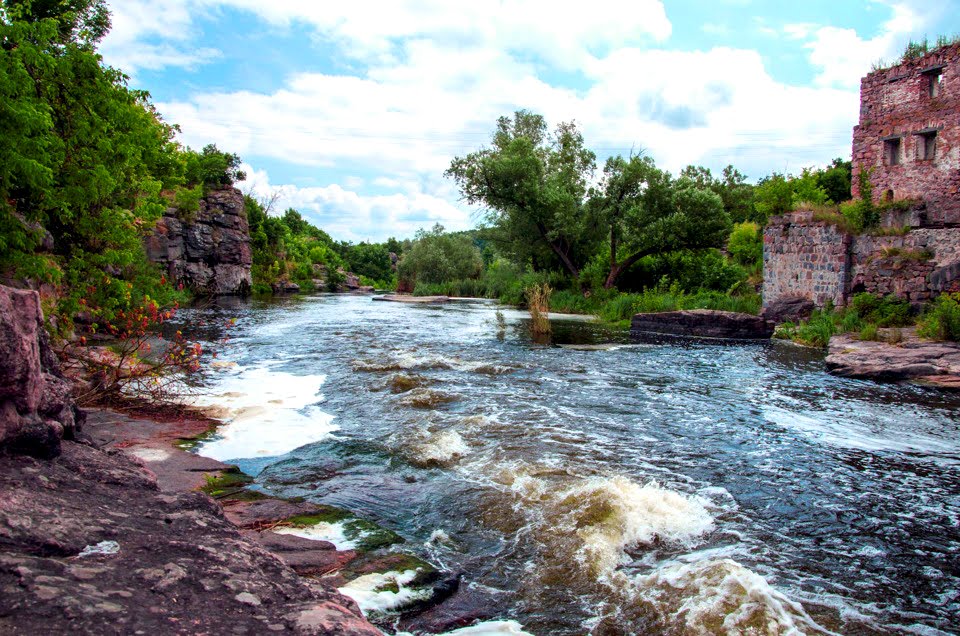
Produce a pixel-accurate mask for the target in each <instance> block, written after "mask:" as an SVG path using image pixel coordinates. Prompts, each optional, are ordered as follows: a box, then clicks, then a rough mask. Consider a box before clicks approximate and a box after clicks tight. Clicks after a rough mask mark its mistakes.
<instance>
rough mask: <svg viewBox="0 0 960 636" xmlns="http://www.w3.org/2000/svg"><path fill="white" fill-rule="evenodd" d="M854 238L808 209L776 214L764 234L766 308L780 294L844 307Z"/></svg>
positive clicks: (785, 296)
mask: <svg viewBox="0 0 960 636" xmlns="http://www.w3.org/2000/svg"><path fill="white" fill-rule="evenodd" d="M850 241H851V237H850V235H848V234H845V233H843V232H841V231H840V230H839V229H837V228H836V226H833V225H828V224H825V223H820V222H817V221H814V220H813V214H812V213H811V212H808V211H798V212H794V213H793V214H786V215H784V216H780V217H774V218H772V219H770V221H769V222H768V223H767V227H766V229H765V230H764V232H763V306H764V307H767V306H768V305H770V303H772V302H774V301H776V300H778V299H780V298H792V297H802V298H808V299H810V300H812V301H813V302H814V303H816V304H817V305H818V306H821V307H822V306H823V305H825V304H826V303H827V302H828V301H829V302H832V303H833V304H834V305H843V304H845V303H846V300H847V291H848V288H849V284H848V282H849V274H850V271H849V269H850V260H849V252H850V249H849V246H850Z"/></svg>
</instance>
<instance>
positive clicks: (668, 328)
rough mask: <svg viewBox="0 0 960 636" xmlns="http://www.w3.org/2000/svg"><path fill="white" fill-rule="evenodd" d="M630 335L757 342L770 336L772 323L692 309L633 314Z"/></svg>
mask: <svg viewBox="0 0 960 636" xmlns="http://www.w3.org/2000/svg"><path fill="white" fill-rule="evenodd" d="M630 333H631V334H634V335H641V334H651V333H652V334H659V335H667V336H690V337H696V338H724V339H735V340H760V339H765V338H769V337H770V336H771V335H773V323H771V322H769V321H767V320H765V319H763V318H761V317H760V316H753V315H750V314H739V313H735V312H731V311H714V310H711V309H693V310H689V311H666V312H660V313H648V314H637V315H636V316H634V317H633V320H632V321H631V323H630Z"/></svg>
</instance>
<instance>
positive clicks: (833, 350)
mask: <svg viewBox="0 0 960 636" xmlns="http://www.w3.org/2000/svg"><path fill="white" fill-rule="evenodd" d="M826 364H827V371H829V372H830V373H832V374H833V375H838V376H841V377H844V378H861V379H866V380H889V381H900V380H919V381H922V382H925V383H928V384H934V385H939V386H943V387H947V388H960V344H958V343H956V342H932V341H929V340H921V339H919V338H918V337H917V336H916V330H915V329H902V330H898V333H897V338H896V342H884V341H872V340H860V339H859V338H857V337H856V336H855V335H851V334H843V335H839V336H834V337H832V338H830V344H829V349H828V354H827V359H826Z"/></svg>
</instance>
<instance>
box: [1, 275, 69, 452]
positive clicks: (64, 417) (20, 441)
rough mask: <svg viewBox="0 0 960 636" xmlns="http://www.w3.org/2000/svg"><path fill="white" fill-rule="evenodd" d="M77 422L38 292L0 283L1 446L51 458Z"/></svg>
mask: <svg viewBox="0 0 960 636" xmlns="http://www.w3.org/2000/svg"><path fill="white" fill-rule="evenodd" d="M82 424H83V413H82V412H81V411H80V410H79V409H78V408H77V407H76V405H75V404H74V402H73V399H72V398H71V396H70V383H69V382H68V381H67V380H66V379H64V377H63V374H62V373H61V372H60V367H59V364H58V363H57V357H56V355H55V354H54V353H53V351H52V350H51V349H50V345H49V342H48V341H47V334H46V332H45V331H44V329H43V312H42V311H41V309H40V295H39V294H38V293H37V292H35V291H29V290H20V289H13V288H11V287H5V286H0V451H5V452H7V453H11V454H23V455H31V456H33V457H43V458H49V457H56V456H57V455H58V454H59V453H60V440H61V439H63V438H67V439H71V438H73V436H74V434H75V433H76V432H77V431H78V430H79V428H80V426H81V425H82Z"/></svg>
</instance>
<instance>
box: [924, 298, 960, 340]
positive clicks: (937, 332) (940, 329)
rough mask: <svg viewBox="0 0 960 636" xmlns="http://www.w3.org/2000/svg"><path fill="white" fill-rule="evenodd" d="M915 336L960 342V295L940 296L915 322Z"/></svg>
mask: <svg viewBox="0 0 960 636" xmlns="http://www.w3.org/2000/svg"><path fill="white" fill-rule="evenodd" d="M917 334H919V335H920V336H922V337H924V338H931V339H934V340H952V341H954V342H956V341H958V340H960V294H941V295H940V297H939V298H937V299H936V300H934V301H933V303H931V305H930V306H929V307H928V308H927V310H926V312H924V314H923V315H922V316H921V317H920V319H919V320H918V321H917Z"/></svg>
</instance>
